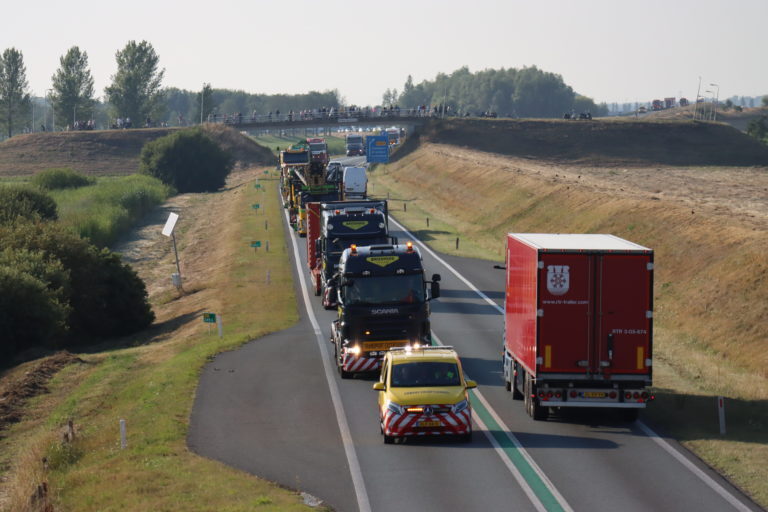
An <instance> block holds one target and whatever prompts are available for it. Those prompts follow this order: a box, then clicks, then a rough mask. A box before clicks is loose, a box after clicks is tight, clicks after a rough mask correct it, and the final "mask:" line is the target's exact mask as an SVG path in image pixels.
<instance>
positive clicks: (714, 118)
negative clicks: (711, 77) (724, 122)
mask: <svg viewBox="0 0 768 512" xmlns="http://www.w3.org/2000/svg"><path fill="white" fill-rule="evenodd" d="M709 85H710V86H711V87H717V93H716V96H715V112H714V115H713V117H712V120H713V121H717V106H718V104H719V103H720V86H719V85H717V84H709Z"/></svg>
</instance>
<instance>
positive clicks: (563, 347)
mask: <svg viewBox="0 0 768 512" xmlns="http://www.w3.org/2000/svg"><path fill="white" fill-rule="evenodd" d="M506 274H507V277H506V299H505V313H504V355H503V368H504V379H505V382H506V386H507V390H509V391H512V393H513V397H514V398H515V399H517V400H524V401H525V407H526V411H527V412H528V414H529V415H531V416H532V417H533V418H534V419H536V420H543V419H546V418H547V417H548V415H549V412H550V410H551V408H559V407H563V408H564V407H593V408H615V409H622V414H623V415H624V418H625V419H627V420H630V421H632V420H634V419H636V418H637V414H638V411H639V410H640V409H642V408H645V406H646V404H647V403H648V402H649V401H650V400H652V399H653V396H652V395H651V394H650V391H649V389H648V388H649V386H650V385H651V376H652V375H651V374H652V371H651V370H652V366H651V364H652V362H651V361H652V360H651V356H652V349H653V345H652V326H653V314H652V311H653V308H652V299H653V251H652V250H651V249H648V248H647V247H642V246H640V245H637V244H634V243H632V242H629V241H627V240H623V239H621V238H618V237H615V236H612V235H597V234H595V235H555V234H522V233H510V234H508V235H507V250H506Z"/></svg>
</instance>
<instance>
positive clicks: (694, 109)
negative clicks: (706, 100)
mask: <svg viewBox="0 0 768 512" xmlns="http://www.w3.org/2000/svg"><path fill="white" fill-rule="evenodd" d="M700 92H701V77H699V87H698V88H697V89H696V102H695V103H694V104H693V120H694V121H695V120H696V111H697V110H698V108H699V93H700Z"/></svg>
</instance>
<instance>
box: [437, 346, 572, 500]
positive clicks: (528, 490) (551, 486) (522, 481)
mask: <svg viewBox="0 0 768 512" xmlns="http://www.w3.org/2000/svg"><path fill="white" fill-rule="evenodd" d="M432 339H433V340H435V341H436V342H437V344H438V345H442V346H444V343H443V342H442V341H441V340H440V338H439V337H438V336H437V334H435V332H434V331H432ZM464 377H465V378H468V377H469V376H468V375H466V374H465V375H464ZM474 393H475V396H476V397H477V398H478V399H479V400H480V402H482V404H483V406H484V407H485V409H486V410H487V411H488V413H489V414H490V415H491V416H492V417H493V419H494V420H495V421H496V423H497V424H498V425H499V426H500V427H501V428H502V430H503V431H504V433H505V434H506V435H507V437H508V438H509V440H510V441H511V442H512V444H514V445H515V448H517V451H518V452H520V455H522V456H523V458H525V460H526V461H527V462H528V465H529V466H531V469H533V470H534V471H535V472H536V474H537V475H538V476H539V478H540V479H541V481H542V483H543V484H544V485H545V486H546V487H547V489H549V492H550V493H552V496H554V497H555V499H556V500H557V502H558V503H559V504H560V506H561V507H562V508H563V510H564V511H565V512H573V509H572V508H571V506H570V505H569V504H568V502H567V501H565V498H564V497H563V495H562V494H560V492H559V491H558V490H557V488H555V485H554V484H553V483H552V481H551V480H550V479H549V478H548V477H547V475H545V474H544V471H542V470H541V468H540V467H539V465H538V464H536V463H535V462H534V461H533V458H531V456H530V455H529V454H528V452H527V451H526V450H525V448H523V445H522V444H520V441H519V440H518V439H517V437H515V434H513V433H512V431H511V430H510V429H509V427H508V426H507V425H506V423H504V421H502V419H501V417H499V415H498V414H496V411H494V410H493V407H491V404H490V403H488V400H486V399H485V397H484V396H483V394H482V393H481V392H480V388H475V392H474ZM472 419H474V420H475V422H477V425H478V426H479V427H480V428H481V429H483V433H484V434H485V437H486V438H488V441H490V443H491V445H493V449H494V450H495V451H496V453H497V454H498V456H499V457H500V458H501V461H502V462H503V463H504V465H505V466H507V469H509V471H510V473H512V476H514V477H515V480H517V483H518V484H519V485H520V487H521V488H522V489H523V492H524V493H525V495H526V496H528V499H529V500H531V503H533V506H534V507H536V510H539V511H540V512H541V511H546V510H547V509H546V507H545V506H544V504H543V503H541V501H540V500H539V497H538V496H536V493H534V492H533V489H531V487H530V485H528V482H527V481H526V480H525V478H524V477H523V475H522V474H520V470H518V469H517V466H515V464H514V463H513V462H512V459H510V458H509V455H507V453H506V452H505V451H504V449H503V448H502V447H501V446H500V445H499V443H498V441H496V438H495V437H493V434H492V433H491V432H490V430H488V427H487V426H486V425H485V423H484V422H483V420H481V419H480V417H479V416H478V415H477V414H473V415H472Z"/></svg>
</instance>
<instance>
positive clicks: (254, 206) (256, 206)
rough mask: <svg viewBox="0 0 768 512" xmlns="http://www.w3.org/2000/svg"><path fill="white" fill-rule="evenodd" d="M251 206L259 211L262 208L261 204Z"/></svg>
mask: <svg viewBox="0 0 768 512" xmlns="http://www.w3.org/2000/svg"><path fill="white" fill-rule="evenodd" d="M251 206H252V207H253V209H254V210H258V209H259V208H260V207H261V205H259V203H253V205H251Z"/></svg>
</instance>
